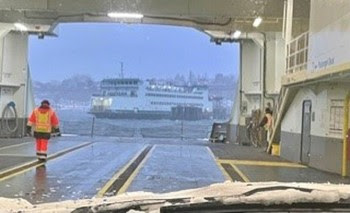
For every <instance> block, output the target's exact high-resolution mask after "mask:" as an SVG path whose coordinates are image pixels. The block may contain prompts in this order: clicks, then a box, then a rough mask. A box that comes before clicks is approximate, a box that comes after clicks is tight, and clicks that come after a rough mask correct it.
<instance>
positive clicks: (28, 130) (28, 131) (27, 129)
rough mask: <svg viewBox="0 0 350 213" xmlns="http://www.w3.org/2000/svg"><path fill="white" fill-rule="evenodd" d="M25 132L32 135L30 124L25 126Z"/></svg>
mask: <svg viewBox="0 0 350 213" xmlns="http://www.w3.org/2000/svg"><path fill="white" fill-rule="evenodd" d="M26 133H27V136H32V127H31V126H27V128H26Z"/></svg>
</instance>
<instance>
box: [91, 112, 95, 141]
mask: <svg viewBox="0 0 350 213" xmlns="http://www.w3.org/2000/svg"><path fill="white" fill-rule="evenodd" d="M94 128H95V116H94V117H92V124H91V137H94Z"/></svg>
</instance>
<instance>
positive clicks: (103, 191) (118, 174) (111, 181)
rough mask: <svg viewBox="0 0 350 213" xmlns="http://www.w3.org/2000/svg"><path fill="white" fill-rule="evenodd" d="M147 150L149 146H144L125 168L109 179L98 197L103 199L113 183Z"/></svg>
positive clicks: (98, 193)
mask: <svg viewBox="0 0 350 213" xmlns="http://www.w3.org/2000/svg"><path fill="white" fill-rule="evenodd" d="M146 148H147V145H145V146H143V148H142V149H141V150H140V151H139V152H137V153H136V154H135V156H134V157H133V158H132V159H131V160H129V162H128V163H127V164H125V165H124V166H123V168H122V169H120V170H119V171H117V173H115V174H114V175H113V177H112V178H111V179H109V181H107V183H106V184H105V185H104V186H103V187H102V188H101V189H100V191H98V192H97V195H96V197H103V195H104V194H105V193H106V192H107V191H108V189H109V188H110V187H111V186H112V185H113V183H114V182H115V181H116V180H118V178H119V177H120V175H122V174H123V173H124V172H125V171H126V169H127V168H128V167H129V166H130V165H131V164H132V163H133V162H134V161H135V160H136V158H137V157H138V156H139V155H140V154H141V153H142V152H143V151H144V150H145V149H146Z"/></svg>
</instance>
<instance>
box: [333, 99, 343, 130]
mask: <svg viewBox="0 0 350 213" xmlns="http://www.w3.org/2000/svg"><path fill="white" fill-rule="evenodd" d="M343 114H344V100H334V99H333V100H331V106H330V121H329V130H330V132H331V133H333V134H337V135H341V134H342V129H343Z"/></svg>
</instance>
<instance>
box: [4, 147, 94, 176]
mask: <svg viewBox="0 0 350 213" xmlns="http://www.w3.org/2000/svg"><path fill="white" fill-rule="evenodd" d="M90 144H92V142H87V143H82V144H79V145H77V146H74V147H70V148H67V149H64V150H62V151H59V152H56V153H54V154H52V155H49V156H48V157H47V161H46V162H42V163H37V162H38V160H33V161H30V162H28V163H24V164H21V165H18V166H16V167H13V168H10V169H8V170H5V171H2V172H1V173H2V174H4V173H7V172H11V171H14V170H17V169H20V168H23V167H26V166H28V165H31V164H34V165H32V166H30V167H28V168H25V169H22V170H19V171H18V172H14V173H12V174H9V175H7V176H5V177H2V178H0V182H1V181H4V180H7V179H9V178H12V177H14V176H17V175H20V174H22V173H25V172H27V171H29V170H31V169H34V168H37V167H39V166H42V165H45V163H47V162H48V161H49V160H51V159H55V158H56V157H57V156H60V155H62V153H65V152H69V151H70V150H75V149H79V148H80V147H81V148H82V147H85V146H88V145H90Z"/></svg>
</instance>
